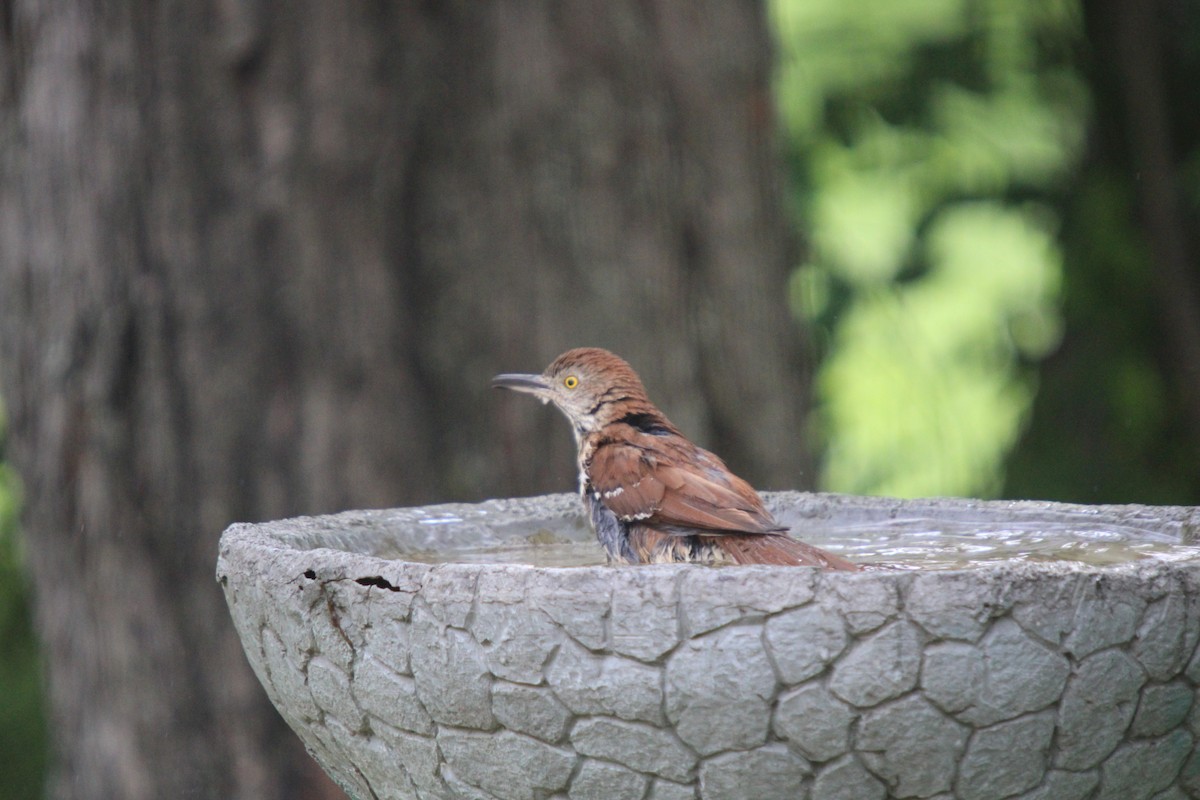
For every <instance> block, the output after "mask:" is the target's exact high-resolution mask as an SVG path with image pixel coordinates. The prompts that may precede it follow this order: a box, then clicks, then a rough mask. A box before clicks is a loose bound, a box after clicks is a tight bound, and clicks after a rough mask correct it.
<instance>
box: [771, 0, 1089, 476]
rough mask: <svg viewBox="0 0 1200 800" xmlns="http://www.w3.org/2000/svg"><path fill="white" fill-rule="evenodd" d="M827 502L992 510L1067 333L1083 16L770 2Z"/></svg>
mask: <svg viewBox="0 0 1200 800" xmlns="http://www.w3.org/2000/svg"><path fill="white" fill-rule="evenodd" d="M771 9H772V18H773V20H774V24H775V29H776V33H777V38H778V42H779V63H780V66H779V74H778V80H777V92H778V101H779V106H780V109H781V116H782V118H783V122H784V126H785V132H786V135H787V142H788V147H789V157H790V162H791V164H792V166H793V178H794V181H793V185H794V187H795V193H794V196H795V201H796V203H795V205H796V212H797V214H798V216H799V220H798V224H799V225H800V227H801V228H803V229H804V230H806V231H808V232H809V235H810V237H811V252H810V253H809V257H808V259H807V261H806V262H805V263H803V264H801V265H799V266H798V268H797V271H796V274H795V278H794V281H793V286H792V288H793V292H792V297H793V303H794V307H795V309H796V311H797V313H799V314H800V315H802V316H803V317H805V318H806V319H807V321H808V322H809V324H810V325H811V326H812V327H813V328H815V329H816V330H817V332H818V340H819V342H820V344H821V346H822V348H823V352H822V366H821V368H820V371H819V374H818V376H817V383H816V388H817V401H818V410H817V416H816V419H815V420H814V429H815V430H816V431H818V432H819V434H818V435H819V436H820V438H821V444H822V446H823V451H824V466H823V470H822V484H823V488H826V489H831V490H835V491H848V492H858V493H868V494H891V495H899V496H915V495H930V494H951V495H980V494H982V495H994V494H996V493H998V492H999V491H1000V490H1001V488H1002V486H1003V478H1004V475H1003V463H1004V459H1005V456H1006V454H1007V453H1008V451H1009V450H1010V449H1011V448H1012V447H1013V445H1014V443H1015V442H1016V440H1017V438H1018V436H1019V435H1020V433H1021V430H1022V427H1023V425H1024V423H1025V420H1026V418H1027V416H1028V414H1029V409H1030V404H1031V402H1032V399H1033V396H1034V388H1035V383H1034V372H1033V371H1032V369H1031V365H1033V364H1034V363H1036V361H1037V360H1038V359H1041V358H1043V357H1044V356H1045V355H1046V354H1048V353H1049V352H1051V351H1052V350H1053V349H1054V348H1055V346H1056V345H1057V343H1058V341H1059V338H1060V329H1061V320H1060V317H1059V313H1058V308H1059V304H1060V291H1061V278H1062V254H1061V252H1060V248H1059V246H1058V244H1057V243H1056V232H1057V228H1058V224H1059V221H1058V218H1057V215H1056V214H1055V212H1054V210H1053V209H1054V205H1053V203H1052V202H1051V200H1052V199H1053V197H1054V194H1055V192H1056V191H1060V190H1061V186H1062V184H1063V182H1064V181H1065V180H1066V178H1067V177H1068V176H1069V175H1070V174H1071V170H1072V168H1073V167H1074V165H1075V154H1076V153H1078V151H1079V149H1080V146H1081V140H1082V136H1083V130H1084V124H1085V120H1086V117H1087V110H1088V109H1087V101H1086V92H1085V90H1084V88H1083V85H1082V82H1081V80H1080V79H1079V78H1078V77H1077V75H1076V73H1075V71H1074V70H1073V68H1072V66H1071V63H1070V46H1071V44H1072V42H1074V41H1075V40H1076V39H1077V38H1078V37H1079V36H1080V35H1081V34H1080V27H1081V23H1080V18H1079V9H1078V6H1077V3H1076V2H1074V0H1051V1H1049V2H1047V0H857V2H845V0H774V2H772V5H771Z"/></svg>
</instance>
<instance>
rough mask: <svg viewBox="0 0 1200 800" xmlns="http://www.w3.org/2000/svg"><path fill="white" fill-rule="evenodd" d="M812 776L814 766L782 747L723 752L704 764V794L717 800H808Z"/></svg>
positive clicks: (702, 771) (702, 785)
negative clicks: (808, 782)
mask: <svg viewBox="0 0 1200 800" xmlns="http://www.w3.org/2000/svg"><path fill="white" fill-rule="evenodd" d="M810 774H812V766H811V765H810V764H809V763H808V762H807V761H805V760H804V759H803V758H801V757H800V756H797V755H796V754H794V753H792V752H791V751H789V750H788V749H787V748H786V747H784V746H783V745H781V744H772V745H767V746H765V747H759V748H756V749H754V750H747V751H742V752H734V753H723V754H721V755H719V756H713V757H712V758H709V759H705V761H704V762H703V763H702V764H701V765H700V795H701V796H702V797H704V798H710V797H711V798H714V800H715V798H718V797H719V798H722V800H764V798H769V797H780V798H782V797H790V798H795V800H806V798H807V797H808V789H807V786H806V784H805V780H804V779H805V778H807V777H808V776H809V775H810Z"/></svg>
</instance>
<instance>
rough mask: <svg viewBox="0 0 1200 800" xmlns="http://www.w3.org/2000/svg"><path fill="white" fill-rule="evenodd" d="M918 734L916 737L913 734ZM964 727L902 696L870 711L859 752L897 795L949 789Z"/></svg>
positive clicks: (860, 734)
mask: <svg viewBox="0 0 1200 800" xmlns="http://www.w3.org/2000/svg"><path fill="white" fill-rule="evenodd" d="M917 732H920V735H917ZM968 733H969V729H968V728H967V727H966V726H965V725H960V724H959V723H957V722H955V721H954V720H952V719H950V718H949V717H947V716H945V715H944V714H942V713H941V712H940V711H938V710H937V709H936V708H935V707H934V706H933V705H932V704H931V703H930V702H929V701H927V700H925V699H923V698H921V697H918V696H912V697H907V698H905V699H903V700H897V701H896V702H894V703H889V704H888V705H886V706H884V707H882V708H878V709H875V710H874V711H871V712H870V713H868V714H867V715H866V716H864V717H863V719H862V721H861V722H860V724H859V729H858V741H857V746H858V752H859V755H860V757H861V758H862V760H863V761H864V762H865V763H866V765H867V767H868V768H869V769H870V770H871V772H873V773H875V775H877V776H878V777H879V778H881V779H882V780H883V782H884V783H885V784H886V785H887V786H888V787H889V789H890V790H891V792H892V794H893V795H895V796H896V797H900V798H905V797H929V796H930V795H933V794H936V793H938V792H944V791H948V790H949V789H950V788H951V786H952V785H953V784H954V774H955V771H956V768H957V765H958V762H959V759H960V758H961V756H962V752H963V748H964V747H965V745H966V743H967V735H968Z"/></svg>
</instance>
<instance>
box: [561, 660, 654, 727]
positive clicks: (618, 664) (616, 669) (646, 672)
mask: <svg viewBox="0 0 1200 800" xmlns="http://www.w3.org/2000/svg"><path fill="white" fill-rule="evenodd" d="M546 682H547V683H548V684H549V685H550V688H551V689H553V690H554V693H555V695H557V696H558V699H559V700H560V701H562V704H563V705H565V706H566V707H567V708H569V709H570V710H571V711H572V712H573V713H575V714H578V715H588V714H608V715H610V716H617V717H620V718H621V719H629V720H643V721H645V722H654V723H661V722H662V721H663V690H662V670H660V669H657V668H655V667H652V666H649V665H647V664H643V663H641V662H639V661H634V660H633V659H631V658H626V657H624V656H612V655H610V656H599V655H596V654H594V653H591V652H589V651H587V650H584V649H583V648H582V647H580V646H579V645H576V644H572V643H570V642H567V643H565V644H563V646H562V647H561V648H560V649H559V651H558V654H557V655H556V656H555V657H554V662H553V663H552V664H550V666H549V667H547V669H546Z"/></svg>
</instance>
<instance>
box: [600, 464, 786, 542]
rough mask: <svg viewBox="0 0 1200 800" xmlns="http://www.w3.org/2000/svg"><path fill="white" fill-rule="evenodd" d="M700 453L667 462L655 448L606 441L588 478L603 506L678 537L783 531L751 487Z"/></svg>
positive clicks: (627, 519) (629, 518)
mask: <svg viewBox="0 0 1200 800" xmlns="http://www.w3.org/2000/svg"><path fill="white" fill-rule="evenodd" d="M699 455H700V456H701V457H700V458H695V457H693V458H689V459H686V460H685V459H672V458H663V457H662V456H663V454H662V453H660V452H656V451H655V450H653V449H647V448H644V447H639V446H636V445H634V444H628V443H621V442H607V443H604V444H602V445H600V446H599V447H597V448H596V449H595V451H594V452H593V453H592V457H591V459H590V462H589V465H588V467H589V468H588V475H589V479H590V481H591V484H592V488H593V491H595V492H596V493H597V494H598V495H599V498H598V499H599V500H600V502H602V503H604V505H606V506H607V507H608V508H609V509H611V510H612V512H613V513H614V514H616V515H617V517H618V518H619V519H620V520H621V521H623V522H639V521H644V522H645V523H646V524H647V525H653V526H654V527H656V528H658V529H659V530H662V531H663V532H666V533H679V534H688V533H694V532H695V529H700V530H703V531H705V532H706V533H711V534H714V535H716V534H729V533H778V532H780V531H781V530H782V528H781V527H780V526H779V524H778V523H777V522H776V521H775V519H774V518H773V517H772V516H771V515H770V514H769V513H768V512H767V510H766V509H765V508H763V505H762V501H761V500H760V499H759V497H758V494H757V493H756V492H755V491H754V489H752V488H751V487H750V485H749V484H748V483H746V482H745V481H743V480H741V479H740V478H738V477H737V476H735V475H733V474H731V473H730V472H729V471H728V470H726V469H724V468H723V465H721V467H720V468H718V466H717V465H718V464H719V463H720V462H719V461H716V457H715V456H711V457H710V456H709V454H708V453H706V452H704V451H700V453H699ZM676 528H678V529H680V530H674V529H676ZM688 529H691V530H688Z"/></svg>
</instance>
